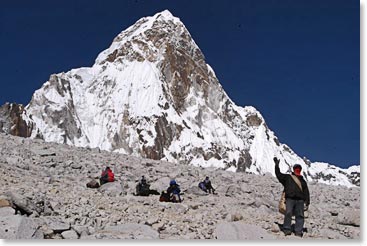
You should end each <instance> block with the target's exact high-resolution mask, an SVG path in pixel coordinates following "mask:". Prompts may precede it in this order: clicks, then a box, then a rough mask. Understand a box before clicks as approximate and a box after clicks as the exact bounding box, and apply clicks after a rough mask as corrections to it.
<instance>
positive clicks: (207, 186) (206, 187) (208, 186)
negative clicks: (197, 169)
mask: <svg viewBox="0 0 367 246" xmlns="http://www.w3.org/2000/svg"><path fill="white" fill-rule="evenodd" d="M199 188H200V189H202V190H203V191H205V192H206V193H208V192H209V193H213V194H214V191H215V189H214V188H213V186H212V182H210V180H209V177H206V178H205V180H204V181H202V182H200V183H199Z"/></svg>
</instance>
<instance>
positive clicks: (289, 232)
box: [283, 230, 292, 236]
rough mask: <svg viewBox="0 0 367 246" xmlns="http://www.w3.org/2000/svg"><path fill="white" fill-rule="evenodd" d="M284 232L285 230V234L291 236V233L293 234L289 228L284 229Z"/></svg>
mask: <svg viewBox="0 0 367 246" xmlns="http://www.w3.org/2000/svg"><path fill="white" fill-rule="evenodd" d="M283 232H284V235H285V236H289V235H291V234H292V232H291V231H288V230H284V231H283Z"/></svg>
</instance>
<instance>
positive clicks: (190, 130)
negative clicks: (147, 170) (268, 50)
mask: <svg viewBox="0 0 367 246" xmlns="http://www.w3.org/2000/svg"><path fill="white" fill-rule="evenodd" d="M25 111H26V112H24V113H22V114H21V115H20V118H21V121H22V122H26V123H27V124H26V127H24V126H23V125H22V127H23V128H22V129H27V131H25V130H22V131H21V132H22V134H23V135H24V133H26V134H25V135H24V136H29V131H28V130H30V131H31V135H30V137H33V138H34V137H40V138H43V139H44V140H46V141H48V142H57V143H65V144H69V145H74V146H79V147H90V148H100V149H102V150H108V151H116V152H119V153H124V154H129V155H134V156H140V157H144V158H150V159H154V160H166V161H170V162H176V163H182V164H192V165H196V166H203V167H210V166H212V167H216V168H223V169H226V170H231V171H240V172H248V173H254V174H265V173H267V172H270V173H272V174H273V175H274V170H273V157H274V156H277V157H278V158H280V159H281V170H282V171H283V172H285V171H289V170H290V169H291V166H292V165H293V164H295V163H299V164H301V165H302V166H303V168H304V174H305V177H306V179H307V180H308V181H320V182H324V183H328V184H341V185H347V186H353V185H358V182H359V181H358V180H359V166H357V167H352V169H346V170H344V169H340V168H337V167H335V166H332V165H329V164H326V165H327V167H326V168H324V167H323V168H322V170H321V169H320V168H319V167H318V164H314V163H311V162H310V161H308V160H306V159H302V158H300V157H299V156H298V155H297V154H295V153H294V152H293V151H292V150H291V148H289V147H288V146H287V145H285V144H282V143H280V142H279V140H278V138H277V137H276V136H275V135H274V133H273V132H272V131H271V130H270V129H269V128H268V127H267V125H266V123H265V120H264V118H263V117H262V116H261V114H260V113H259V112H258V111H257V110H256V109H255V108H253V107H240V106H237V105H236V104H235V103H234V102H233V101H231V99H230V98H229V97H228V95H227V94H226V93H225V91H224V90H223V88H222V86H221V85H220V83H219V81H218V79H217V77H216V75H215V73H214V71H213V69H212V68H211V67H210V66H209V65H208V64H207V63H206V62H205V57H204V55H203V53H202V52H201V50H200V49H199V47H198V46H197V45H196V43H195V42H194V40H193V39H192V37H191V35H190V33H189V32H188V30H187V29H186V27H185V26H184V24H183V23H182V22H181V21H180V20H179V19H178V18H176V17H174V16H172V15H171V13H170V12H169V11H167V10H166V11H163V12H160V13H157V14H156V15H154V16H152V17H146V18H142V19H140V20H138V21H137V22H136V23H135V24H134V25H132V26H131V27H129V28H128V29H126V30H125V31H123V32H121V33H120V34H119V35H118V36H117V37H116V38H115V39H114V40H113V42H112V44H111V46H110V47H109V48H108V49H106V50H104V51H102V52H101V53H100V54H99V55H98V57H97V59H96V61H95V64H94V65H93V66H92V67H83V68H78V69H73V70H71V71H68V72H66V73H59V74H53V75H51V77H50V79H49V80H48V81H47V82H46V83H44V84H43V86H42V87H41V88H40V89H39V90H37V91H36V92H35V93H34V95H33V97H32V100H31V102H30V103H29V104H28V105H27V106H26V107H25ZM16 129H18V128H16ZM320 171H323V172H326V173H320Z"/></svg>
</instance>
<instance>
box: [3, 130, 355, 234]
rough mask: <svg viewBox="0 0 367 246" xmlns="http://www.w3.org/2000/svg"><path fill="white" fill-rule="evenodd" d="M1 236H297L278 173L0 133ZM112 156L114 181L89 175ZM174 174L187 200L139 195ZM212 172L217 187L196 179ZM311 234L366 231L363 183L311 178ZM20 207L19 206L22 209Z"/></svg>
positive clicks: (95, 173)
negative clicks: (285, 212) (286, 215)
mask: <svg viewBox="0 0 367 246" xmlns="http://www.w3.org/2000/svg"><path fill="white" fill-rule="evenodd" d="M0 146H1V148H0V173H1V179H0V215H1V216H0V238H6V239H11V238H18V239H26V238H53V239H61V238H66V239H77V238H79V239H94V238H103V239H107V238H124V239H131V238H135V239H143V238H144V239H149V238H150V239H152V238H154V239H155V238H161V239H177V238H180V239H215V238H218V239H229V238H231V239H285V240H288V239H299V238H297V237H294V236H288V237H285V236H284V235H283V233H281V232H280V231H279V224H282V222H283V217H282V215H281V214H279V213H278V212H277V203H278V199H279V197H280V194H281V191H282V186H281V184H280V183H278V181H277V180H276V178H274V177H273V176H271V175H254V174H246V173H242V172H240V173H234V172H228V171H225V170H222V169H212V168H202V167H195V166H189V165H181V164H178V163H170V162H166V161H158V160H151V159H143V158H138V157H133V156H128V155H124V154H119V153H111V152H106V151H100V150H99V149H90V148H77V147H72V146H68V145H62V144H56V143H46V142H44V141H43V140H34V139H30V138H20V137H14V136H11V135H5V134H2V133H0ZM106 165H108V166H110V167H111V168H112V170H113V171H114V173H115V175H116V182H113V183H108V184H105V185H103V186H102V187H101V188H99V189H90V188H86V183H87V182H88V181H90V180H91V179H93V178H95V177H96V176H98V175H99V174H100V172H101V170H102V169H103V168H104V167H105V166H106ZM141 175H145V176H146V177H147V179H148V181H149V182H150V183H151V185H152V187H151V188H154V189H156V190H158V191H161V190H164V189H166V188H167V186H168V183H169V180H170V179H172V178H175V179H176V180H177V182H178V183H179V184H180V185H181V189H182V191H183V193H184V194H183V196H182V197H183V198H184V201H183V202H182V203H181V204H172V203H161V202H159V201H158V196H153V195H151V196H149V197H137V196H134V195H133V192H134V191H135V185H136V182H137V180H138V179H139V178H140V176H141ZM205 176H209V177H211V179H212V183H213V186H215V188H216V191H217V193H218V194H217V195H206V194H205V193H202V192H201V191H200V190H198V188H197V184H198V182H199V181H201V180H202V179H204V177H205ZM309 189H310V193H311V205H310V209H309V212H308V213H307V218H306V222H305V228H306V230H307V232H305V234H304V239H360V238H361V237H360V188H359V187H352V188H347V187H344V186H330V185H325V184H320V183H316V182H310V183H309ZM11 206H13V208H15V209H16V210H18V214H14V213H15V210H14V209H13V208H12V207H11Z"/></svg>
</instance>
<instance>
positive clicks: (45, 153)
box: [32, 149, 56, 157]
mask: <svg viewBox="0 0 367 246" xmlns="http://www.w3.org/2000/svg"><path fill="white" fill-rule="evenodd" d="M32 152H33V153H35V154H36V155H39V156H41V157H46V156H56V152H55V151H54V150H50V149H32Z"/></svg>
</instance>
